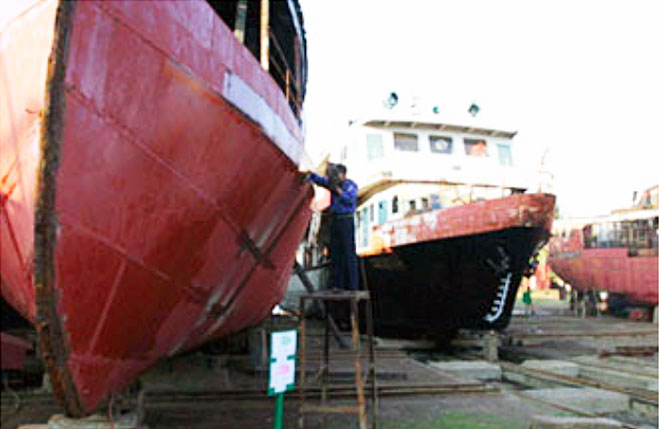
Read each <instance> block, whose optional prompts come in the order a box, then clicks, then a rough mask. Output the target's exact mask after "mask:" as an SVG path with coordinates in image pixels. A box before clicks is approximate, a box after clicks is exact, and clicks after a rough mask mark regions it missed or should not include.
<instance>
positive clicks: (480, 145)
mask: <svg viewBox="0 0 659 429" xmlns="http://www.w3.org/2000/svg"><path fill="white" fill-rule="evenodd" d="M464 142H465V153H466V154H467V155H469V156H483V157H484V156H488V155H487V142H486V141H485V140H483V139H465V140H464Z"/></svg>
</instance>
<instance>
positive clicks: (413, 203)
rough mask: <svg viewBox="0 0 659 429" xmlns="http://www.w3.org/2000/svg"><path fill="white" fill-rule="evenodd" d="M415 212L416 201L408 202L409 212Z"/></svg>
mask: <svg viewBox="0 0 659 429" xmlns="http://www.w3.org/2000/svg"><path fill="white" fill-rule="evenodd" d="M415 210H416V200H410V211H411V212H413V211H415Z"/></svg>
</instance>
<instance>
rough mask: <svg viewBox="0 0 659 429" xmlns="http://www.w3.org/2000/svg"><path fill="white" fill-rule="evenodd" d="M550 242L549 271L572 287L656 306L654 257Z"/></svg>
mask: <svg viewBox="0 0 659 429" xmlns="http://www.w3.org/2000/svg"><path fill="white" fill-rule="evenodd" d="M561 241H562V240H561V239H560V238H555V239H552V243H551V244H552V246H551V253H550V256H549V264H550V266H551V269H552V270H554V272H556V274H558V275H559V276H560V277H561V278H563V279H564V280H565V281H567V282H568V283H570V284H571V285H572V286H573V287H575V288H577V289H579V290H582V291H588V290H603V291H609V292H615V293H621V294H624V295H626V296H628V297H630V298H631V299H632V300H633V301H637V302H638V303H642V304H646V305H651V306H656V305H657V295H658V294H659V291H658V289H659V274H658V273H659V261H658V259H657V256H656V255H653V256H629V250H628V249H626V248H611V249H584V248H583V247H582V246H578V247H573V246H569V245H568V243H565V242H563V243H562V242H561Z"/></svg>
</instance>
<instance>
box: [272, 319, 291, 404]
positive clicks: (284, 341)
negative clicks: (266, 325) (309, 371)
mask: <svg viewBox="0 0 659 429" xmlns="http://www.w3.org/2000/svg"><path fill="white" fill-rule="evenodd" d="M270 344H271V347H270V380H269V382H268V392H269V393H270V394H271V395H272V394H276V393H282V392H285V391H286V390H291V389H292V388H293V385H294V383H295V353H296V352H297V331H295V330H291V331H280V332H273V333H272V334H271V337H270Z"/></svg>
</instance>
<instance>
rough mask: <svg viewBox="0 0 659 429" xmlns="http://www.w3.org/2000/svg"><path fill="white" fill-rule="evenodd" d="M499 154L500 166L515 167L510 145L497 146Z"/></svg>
mask: <svg viewBox="0 0 659 429" xmlns="http://www.w3.org/2000/svg"><path fill="white" fill-rule="evenodd" d="M497 149H498V152H499V164H501V165H513V156H512V153H511V152H510V145H507V144H499V145H497Z"/></svg>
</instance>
